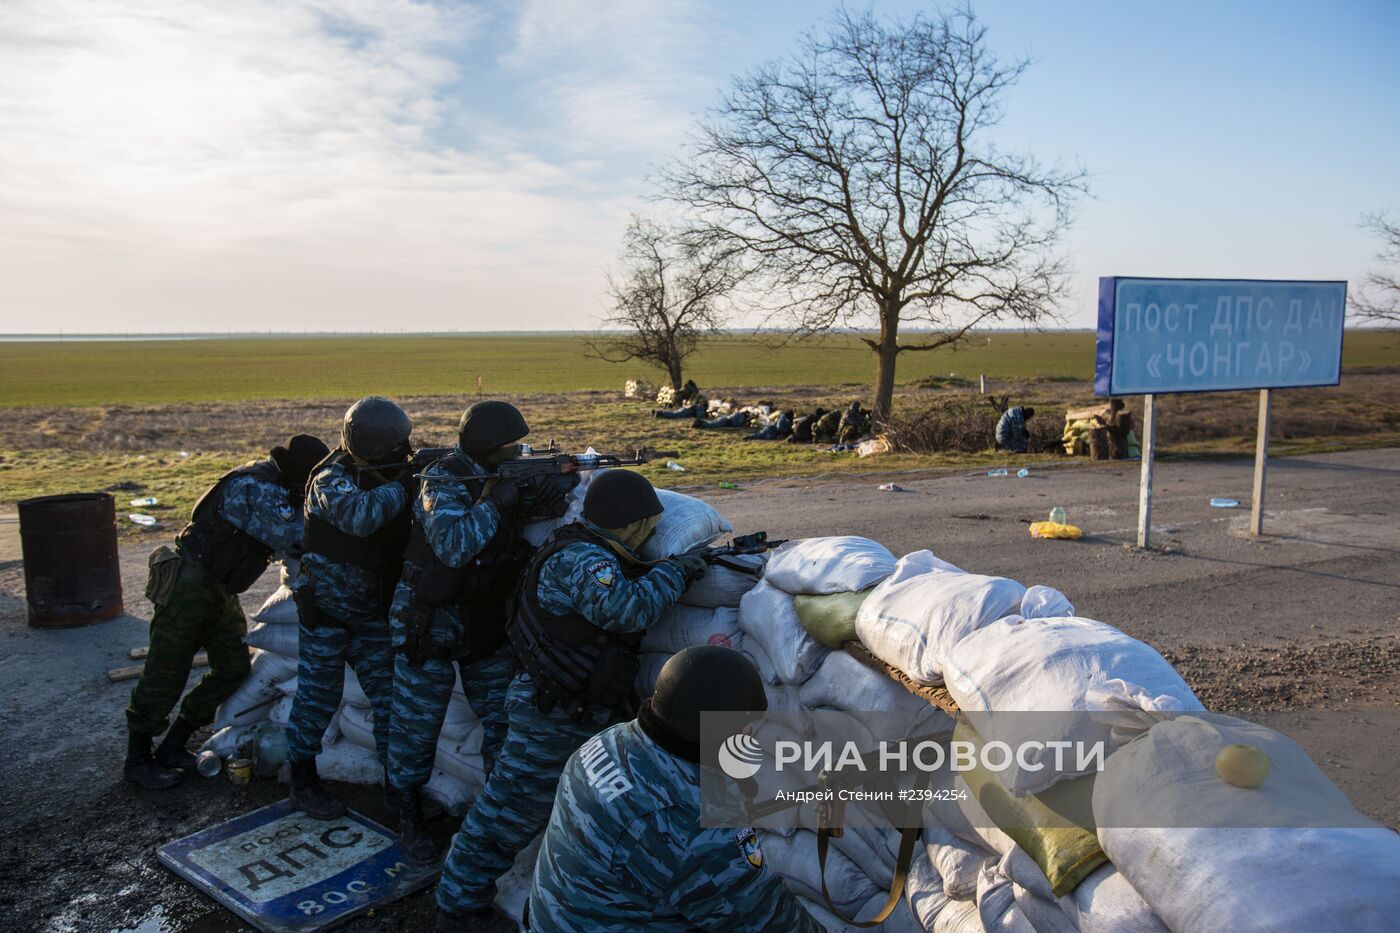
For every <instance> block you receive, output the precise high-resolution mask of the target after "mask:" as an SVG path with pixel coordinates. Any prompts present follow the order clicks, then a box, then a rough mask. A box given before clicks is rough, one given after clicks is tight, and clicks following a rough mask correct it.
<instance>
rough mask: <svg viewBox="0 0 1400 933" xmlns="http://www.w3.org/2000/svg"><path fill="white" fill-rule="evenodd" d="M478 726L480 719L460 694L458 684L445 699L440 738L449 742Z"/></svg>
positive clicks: (465, 735)
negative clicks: (445, 709)
mask: <svg viewBox="0 0 1400 933" xmlns="http://www.w3.org/2000/svg"><path fill="white" fill-rule="evenodd" d="M480 726H481V720H480V719H478V718H477V716H476V713H474V712H472V708H471V704H470V703H468V702H467V698H466V697H465V696H463V695H462V692H461V687H460V686H459V687H458V688H457V689H456V690H454V691H453V693H452V698H451V699H449V700H448V701H447V713H446V714H445V715H444V716H443V718H442V729H441V731H440V733H439V734H440V736H441V738H442V739H444V740H446V741H450V742H456V741H460V740H462V739H465V738H466V737H467V736H468V735H470V734H471V733H472V732H473V731H474V730H476V729H478V728H480Z"/></svg>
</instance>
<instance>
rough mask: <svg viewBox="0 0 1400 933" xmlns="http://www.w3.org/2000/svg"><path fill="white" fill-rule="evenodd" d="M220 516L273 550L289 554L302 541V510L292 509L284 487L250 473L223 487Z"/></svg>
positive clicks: (232, 480) (230, 481)
mask: <svg viewBox="0 0 1400 933" xmlns="http://www.w3.org/2000/svg"><path fill="white" fill-rule="evenodd" d="M219 516H220V517H221V518H223V520H224V521H226V522H228V523H229V524H230V525H232V526H233V527H235V528H238V529H240V530H242V531H243V532H245V533H247V534H249V535H251V536H253V537H254V538H257V539H258V540H259V541H261V542H262V543H263V544H266V545H267V546H268V547H270V548H272V550H273V552H274V553H277V554H289V553H291V552H292V551H295V550H296V548H297V546H298V545H300V544H301V513H299V512H298V511H297V510H296V509H294V508H292V503H291V500H289V499H288V498H287V490H285V489H283V488H282V487H281V486H278V485H277V484H275V483H266V482H263V481H262V480H260V479H257V478H256V477H252V476H238V477H235V478H234V479H231V480H229V481H228V483H227V485H225V486H224V491H223V501H222V502H221V503H220V504H219Z"/></svg>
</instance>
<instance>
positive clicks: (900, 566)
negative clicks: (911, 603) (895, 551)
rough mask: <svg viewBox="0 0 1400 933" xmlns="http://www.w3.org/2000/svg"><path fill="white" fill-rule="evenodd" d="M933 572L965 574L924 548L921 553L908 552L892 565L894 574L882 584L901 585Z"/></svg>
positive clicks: (957, 567) (954, 565) (960, 569)
mask: <svg viewBox="0 0 1400 933" xmlns="http://www.w3.org/2000/svg"><path fill="white" fill-rule="evenodd" d="M935 570H943V571H946V572H948V573H966V572H967V571H965V570H963V569H962V568H961V567H959V566H957V565H956V564H950V563H948V562H947V561H946V560H944V559H943V558H941V557H938V556H937V555H935V554H934V553H933V552H932V551H930V550H928V549H927V548H925V549H924V550H922V551H910V552H909V553H908V554H905V555H904V556H903V557H901V558H900V559H899V560H898V561H897V562H896V563H895V565H894V573H892V574H890V575H889V576H888V577H886V578H885V580H884V582H888V583H901V582H903V581H905V580H908V579H910V578H911V577H917V576H919V575H920V574H925V573H932V572H933V571H935Z"/></svg>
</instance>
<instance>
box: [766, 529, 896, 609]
mask: <svg viewBox="0 0 1400 933" xmlns="http://www.w3.org/2000/svg"><path fill="white" fill-rule="evenodd" d="M894 565H895V559H894V555H893V554H891V553H890V551H889V548H887V547H885V546H884V545H883V544H879V543H878V542H875V541H872V540H870V539H869V538H861V537H857V536H855V535H837V536H833V537H826V538H804V539H802V540H800V541H794V542H792V543H790V544H786V545H784V546H783V547H781V548H779V549H778V551H777V552H776V553H775V554H773V556H772V557H771V558H769V560H768V567H767V568H766V569H765V570H764V571H763V579H764V582H766V583H768V584H769V585H770V586H776V587H777V588H778V589H780V590H782V591H783V592H785V593H789V594H792V595H794V596H795V595H798V594H801V593H806V594H809V595H813V596H819V595H821V594H823V593H856V592H859V591H860V590H868V589H870V587H872V586H874V585H875V584H877V583H879V582H880V581H881V580H883V579H884V578H885V577H888V576H889V575H890V574H891V573H893V572H894Z"/></svg>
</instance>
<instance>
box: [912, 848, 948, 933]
mask: <svg viewBox="0 0 1400 933" xmlns="http://www.w3.org/2000/svg"><path fill="white" fill-rule="evenodd" d="M904 899H905V901H907V902H908V904H909V909H910V910H912V911H913V912H914V918H915V919H916V920H918V921H919V925H920V926H921V927H923V928H924V929H925V930H932V929H933V921H934V919H935V918H937V916H938V915H939V914H940V913H941V912H942V911H943V908H945V907H947V906H948V902H949V898H948V895H947V894H946V893H945V892H944V890H943V878H942V877H941V876H940V875H939V874H938V870H937V869H936V868H934V867H933V862H931V861H929V857H928V852H927V851H926V850H925V849H924V848H923V847H922V846H921V847H919V848H918V849H915V850H914V861H912V862H911V863H909V877H908V878H906V879H905V882H904Z"/></svg>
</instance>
